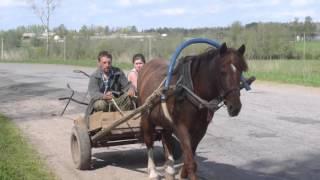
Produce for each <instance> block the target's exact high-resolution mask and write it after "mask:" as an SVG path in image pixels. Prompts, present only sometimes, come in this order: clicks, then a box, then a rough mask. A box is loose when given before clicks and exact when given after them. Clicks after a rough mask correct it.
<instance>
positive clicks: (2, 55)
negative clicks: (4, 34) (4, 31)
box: [1, 38, 4, 60]
mask: <svg viewBox="0 0 320 180" xmlns="http://www.w3.org/2000/svg"><path fill="white" fill-rule="evenodd" d="M3 41H4V40H3V38H1V60H3V57H4V54H3V44H4V43H3Z"/></svg>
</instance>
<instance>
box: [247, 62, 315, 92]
mask: <svg viewBox="0 0 320 180" xmlns="http://www.w3.org/2000/svg"><path fill="white" fill-rule="evenodd" d="M248 64H249V72H248V75H254V76H256V77H257V79H260V80H267V81H276V82H282V83H290V84H300V85H307V86H315V87H320V60H249V61H248Z"/></svg>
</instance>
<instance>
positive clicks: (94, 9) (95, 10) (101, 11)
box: [88, 2, 114, 16]
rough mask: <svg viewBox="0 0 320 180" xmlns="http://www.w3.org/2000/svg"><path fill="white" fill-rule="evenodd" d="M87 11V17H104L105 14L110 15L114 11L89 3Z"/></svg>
mask: <svg viewBox="0 0 320 180" xmlns="http://www.w3.org/2000/svg"><path fill="white" fill-rule="evenodd" d="M88 9H89V12H88V15H89V16H98V15H105V14H111V13H113V12H114V10H112V9H107V8H101V7H100V6H98V5H97V4H96V3H95V2H90V3H89V6H88Z"/></svg>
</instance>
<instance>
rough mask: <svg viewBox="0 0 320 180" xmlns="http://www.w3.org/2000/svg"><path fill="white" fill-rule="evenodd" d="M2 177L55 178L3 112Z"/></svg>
mask: <svg viewBox="0 0 320 180" xmlns="http://www.w3.org/2000/svg"><path fill="white" fill-rule="evenodd" d="M0 179H3V180H11V179H23V180H34V179H41V180H42V179H55V177H54V175H53V174H52V173H50V171H49V170H48V169H47V168H46V167H45V166H44V162H43V161H42V160H41V159H40V157H39V155H38V154H37V153H36V152H35V150H34V149H33V148H32V147H31V146H30V145H29V144H28V143H27V142H26V139H25V138H23V137H22V136H21V132H20V131H19V129H17V127H16V126H15V125H14V124H13V123H12V122H11V121H10V120H8V119H7V118H6V117H4V116H3V115H1V114H0Z"/></svg>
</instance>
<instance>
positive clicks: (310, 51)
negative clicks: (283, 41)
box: [295, 41, 320, 59]
mask: <svg viewBox="0 0 320 180" xmlns="http://www.w3.org/2000/svg"><path fill="white" fill-rule="evenodd" d="M295 49H296V52H297V53H298V54H300V55H301V57H302V58H303V52H304V42H303V41H300V42H296V43H295ZM319 49H320V41H306V42H305V53H306V59H320V52H319Z"/></svg>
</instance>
